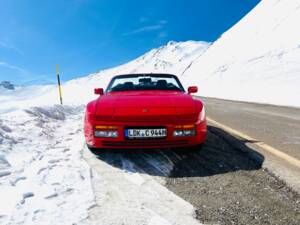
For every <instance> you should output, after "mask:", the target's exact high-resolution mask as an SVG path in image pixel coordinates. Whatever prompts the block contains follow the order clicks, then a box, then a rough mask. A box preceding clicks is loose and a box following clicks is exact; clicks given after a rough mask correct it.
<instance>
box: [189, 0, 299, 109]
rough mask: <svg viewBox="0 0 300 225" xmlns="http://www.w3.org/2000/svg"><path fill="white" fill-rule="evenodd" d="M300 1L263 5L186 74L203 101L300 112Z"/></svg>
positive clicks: (270, 1)
mask: <svg viewBox="0 0 300 225" xmlns="http://www.w3.org/2000/svg"><path fill="white" fill-rule="evenodd" d="M299 21H300V1H299V0H293V1H290V0H281V1H278V0H265V1H261V3H259V4H258V5H257V6H256V8H254V9H253V10H252V11H251V12H250V13H249V14H248V15H247V16H245V17H244V18H243V19H242V20H241V21H240V22H238V23H237V24H236V25H235V26H233V27H232V28H231V29H230V30H228V31H227V32H225V33H224V34H223V35H222V36H221V37H220V39H218V40H217V41H216V42H214V44H213V45H212V46H211V47H210V48H209V50H208V51H207V52H205V54H203V55H202V56H201V57H200V58H198V59H197V60H195V62H194V63H193V64H192V65H191V67H190V68H189V69H188V70H187V71H186V73H185V76H186V80H187V81H188V82H189V83H190V84H194V83H197V84H198V85H199V86H200V90H201V93H200V94H201V95H204V96H213V97H218V98H225V99H233V100H246V101H253V102H262V103H271V104H277V105H290V106H298V107H299V106H300V88H299V87H300V29H298V28H297V27H298V26H299Z"/></svg>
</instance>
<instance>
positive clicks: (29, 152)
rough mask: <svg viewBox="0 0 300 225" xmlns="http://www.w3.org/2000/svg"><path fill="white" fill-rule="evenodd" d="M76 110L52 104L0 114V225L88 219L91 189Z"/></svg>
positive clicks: (52, 222)
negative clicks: (50, 105) (0, 138)
mask: <svg viewBox="0 0 300 225" xmlns="http://www.w3.org/2000/svg"><path fill="white" fill-rule="evenodd" d="M82 112H83V108H79V107H77V108H73V107H62V106H54V107H48V108H39V107H36V108H29V109H27V110H26V111H23V110H16V111H14V112H11V113H7V114H5V115H1V116H0V121H1V123H0V137H2V143H1V145H0V199H1V202H0V224H66V222H67V223H69V224H74V223H80V221H81V220H84V219H86V218H87V217H88V209H89V207H90V206H91V205H92V204H94V193H93V190H92V187H91V180H90V179H91V175H90V167H89V166H88V165H87V163H86V162H85V161H84V160H83V159H82V154H81V152H82V149H83V146H84V140H83V138H82V129H81V121H82ZM4 124H5V127H4V126H3V125H4Z"/></svg>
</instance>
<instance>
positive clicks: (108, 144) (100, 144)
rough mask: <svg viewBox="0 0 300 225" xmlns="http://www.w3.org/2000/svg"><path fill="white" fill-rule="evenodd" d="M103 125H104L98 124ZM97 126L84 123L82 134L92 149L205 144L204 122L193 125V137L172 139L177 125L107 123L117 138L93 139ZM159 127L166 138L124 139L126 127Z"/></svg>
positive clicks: (172, 146) (205, 131)
mask: <svg viewBox="0 0 300 225" xmlns="http://www.w3.org/2000/svg"><path fill="white" fill-rule="evenodd" d="M99 124H101V125H103V124H104V125H105V123H103V122H102V123H99ZM96 125H97V124H89V123H86V124H85V127H84V133H85V138H86V143H87V145H88V146H90V147H92V148H107V149H133V148H137V149H142V148H177V147H189V146H195V145H199V144H202V143H204V142H205V139H206V133H207V125H206V120H204V121H202V122H197V123H195V130H196V135H195V136H187V137H174V136H173V131H174V130H175V126H176V125H178V124H164V125H162V124H161V123H147V124H145V123H140V122H139V123H137V122H135V123H128V124H126V125H125V124H123V123H122V124H120V123H113V124H112V123H109V124H107V125H113V126H116V127H117V130H118V134H119V135H118V137H116V138H98V137H94V127H95V126H96ZM139 126H141V127H145V126H147V127H149V128H150V127H157V126H159V127H161V126H164V127H166V128H167V137H165V138H162V139H142V140H136V139H134V140H132V139H126V137H125V128H126V127H139Z"/></svg>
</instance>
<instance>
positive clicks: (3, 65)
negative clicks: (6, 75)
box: [0, 62, 29, 74]
mask: <svg viewBox="0 0 300 225" xmlns="http://www.w3.org/2000/svg"><path fill="white" fill-rule="evenodd" d="M0 66H2V67H5V68H8V69H12V70H16V71H18V72H19V73H22V74H28V73H29V72H28V71H27V70H25V69H23V68H21V67H18V66H15V65H11V64H9V63H7V62H0Z"/></svg>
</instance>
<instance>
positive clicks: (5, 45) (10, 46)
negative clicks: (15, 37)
mask: <svg viewBox="0 0 300 225" xmlns="http://www.w3.org/2000/svg"><path fill="white" fill-rule="evenodd" d="M0 47H2V48H6V49H8V50H12V51H14V52H16V53H18V54H20V55H24V52H23V51H21V50H20V49H19V48H17V47H16V46H15V45H13V44H11V43H8V42H6V41H3V40H0Z"/></svg>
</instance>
